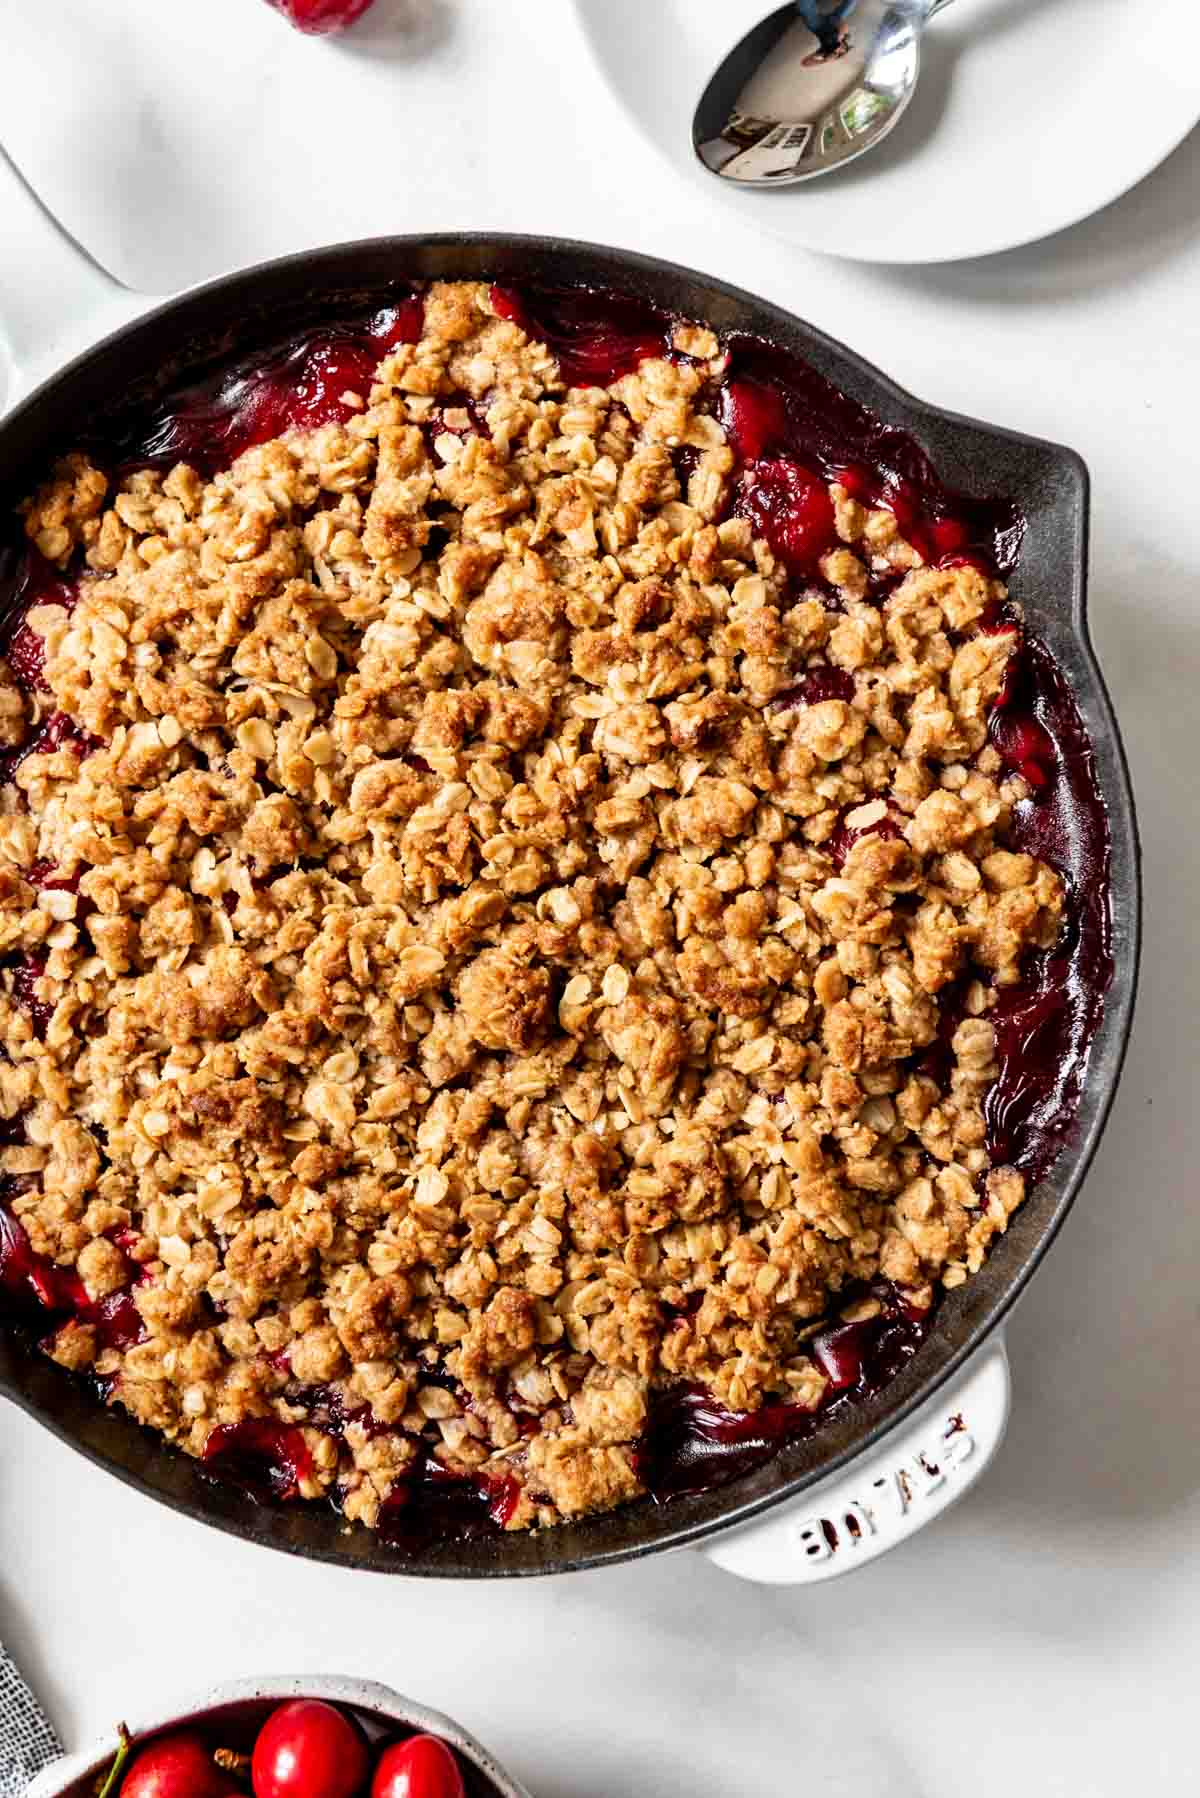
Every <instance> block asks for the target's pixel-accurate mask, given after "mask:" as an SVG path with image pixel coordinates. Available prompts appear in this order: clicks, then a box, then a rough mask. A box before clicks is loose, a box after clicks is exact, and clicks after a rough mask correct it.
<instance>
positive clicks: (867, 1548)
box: [700, 1335, 1011, 1586]
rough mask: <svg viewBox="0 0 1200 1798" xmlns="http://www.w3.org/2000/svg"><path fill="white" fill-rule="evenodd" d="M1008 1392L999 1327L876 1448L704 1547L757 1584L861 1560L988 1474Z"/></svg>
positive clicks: (797, 1579)
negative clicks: (791, 1500)
mask: <svg viewBox="0 0 1200 1798" xmlns="http://www.w3.org/2000/svg"><path fill="white" fill-rule="evenodd" d="M1010 1398H1011V1382H1010V1379H1009V1371H1008V1353H1007V1350H1006V1349H1005V1346H1004V1338H1003V1336H1002V1335H996V1336H993V1337H992V1339H991V1340H990V1341H989V1342H988V1343H987V1344H986V1346H985V1347H984V1348H982V1349H981V1350H980V1352H979V1353H978V1354H977V1355H975V1356H974V1357H973V1358H972V1359H971V1361H970V1362H969V1363H968V1364H967V1366H966V1368H965V1369H964V1370H963V1372H962V1373H960V1374H959V1376H958V1377H957V1378H956V1379H953V1380H951V1381H950V1382H949V1383H948V1384H947V1385H946V1386H944V1387H943V1388H942V1390H941V1391H940V1392H939V1393H938V1394H937V1395H936V1397H935V1398H934V1399H933V1400H931V1402H930V1403H929V1404H928V1405H926V1406H925V1407H924V1408H923V1409H922V1410H921V1411H920V1412H918V1414H917V1416H916V1417H915V1418H914V1419H913V1420H912V1421H911V1422H909V1423H908V1424H906V1425H905V1426H904V1428H903V1429H901V1430H898V1431H897V1432H896V1433H895V1435H892V1436H889V1437H888V1439H887V1441H886V1443H885V1444H884V1446H883V1447H882V1448H881V1449H880V1450H879V1451H878V1452H877V1453H875V1454H871V1453H868V1454H866V1455H864V1456H863V1458H862V1459H861V1460H859V1461H855V1462H853V1463H852V1465H851V1466H850V1467H849V1468H847V1469H846V1470H845V1472H843V1473H840V1474H837V1475H836V1476H835V1477H834V1478H833V1479H830V1480H827V1481H824V1482H823V1483H822V1484H821V1485H819V1486H817V1487H814V1489H813V1490H812V1491H811V1492H806V1493H804V1494H803V1496H802V1497H801V1498H800V1499H798V1500H797V1501H796V1502H795V1503H794V1504H792V1505H788V1506H785V1507H783V1508H781V1509H780V1510H778V1511H772V1512H770V1513H769V1515H768V1516H767V1517H765V1518H764V1519H763V1520H762V1522H760V1523H751V1524H748V1525H747V1526H746V1527H745V1528H742V1529H734V1530H730V1531H729V1532H728V1533H727V1534H726V1535H722V1536H718V1537H717V1538H716V1540H715V1541H713V1542H711V1543H710V1542H706V1543H704V1544H703V1546H702V1547H701V1550H700V1552H701V1553H702V1554H704V1555H707V1557H708V1559H709V1560H710V1561H714V1562H715V1563H716V1565H717V1566H718V1567H722V1568H724V1570H725V1571H726V1573H736V1574H737V1575H738V1576H739V1578H741V1579H748V1580H755V1581H757V1582H758V1583H759V1584H760V1585H771V1586H799V1585H814V1584H816V1582H817V1581H818V1580H827V1579H836V1577H837V1576H838V1574H840V1573H852V1572H853V1571H854V1570H855V1568H858V1567H865V1566H866V1564H867V1562H868V1561H873V1560H874V1559H875V1558H876V1556H877V1555H881V1554H886V1553H887V1551H888V1549H889V1548H895V1547H896V1545H897V1544H898V1543H900V1542H903V1541H905V1540H906V1538H907V1537H909V1536H912V1535H915V1534H916V1532H917V1531H918V1530H919V1529H922V1528H923V1527H924V1525H925V1524H927V1523H932V1521H933V1519H934V1518H935V1517H938V1516H940V1515H941V1513H942V1512H943V1511H945V1510H948V1509H949V1507H950V1506H951V1505H952V1504H954V1503H955V1502H956V1500H958V1499H960V1498H961V1497H962V1496H963V1495H964V1493H966V1492H967V1491H969V1490H970V1488H971V1487H972V1486H973V1485H974V1484H975V1482H976V1480H978V1479H979V1478H980V1476H981V1475H982V1474H983V1473H984V1472H986V1470H987V1467H988V1465H989V1463H990V1462H991V1459H992V1457H993V1455H994V1454H995V1453H996V1450H997V1449H998V1448H999V1446H1000V1444H1001V1442H1002V1441H1003V1440H1004V1432H1005V1429H1006V1428H1007V1425H1008V1413H1009V1404H1010Z"/></svg>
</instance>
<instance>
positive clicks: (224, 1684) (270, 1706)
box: [25, 1674, 530, 1798]
mask: <svg viewBox="0 0 1200 1798" xmlns="http://www.w3.org/2000/svg"><path fill="white" fill-rule="evenodd" d="M290 1698H323V1699H325V1700H326V1701H327V1702H328V1703H330V1704H336V1705H340V1706H341V1707H342V1709H344V1710H347V1711H350V1712H351V1713H352V1714H353V1715H354V1716H355V1717H356V1718H357V1719H358V1721H359V1722H360V1723H361V1724H362V1725H363V1727H364V1729H365V1730H366V1731H367V1733H368V1735H371V1736H375V1737H377V1738H380V1739H382V1738H383V1737H386V1736H388V1735H390V1734H392V1733H393V1732H394V1731H396V1730H403V1731H405V1732H406V1733H410V1734H422V1733H424V1734H429V1735H434V1736H441V1737H442V1739H443V1740H444V1741H446V1742H448V1743H449V1744H450V1746H451V1747H452V1748H453V1749H454V1750H455V1752H456V1754H457V1755H458V1756H459V1760H460V1763H461V1765H462V1767H463V1772H464V1779H465V1783H466V1787H467V1794H468V1798H530V1793H529V1791H528V1790H527V1788H526V1787H525V1786H523V1785H521V1783H520V1782H519V1781H518V1780H516V1779H514V1778H513V1777H512V1775H511V1773H506V1772H505V1770H504V1768H503V1767H502V1766H500V1764H499V1762H497V1761H495V1760H493V1758H492V1756H491V1755H490V1754H489V1753H488V1751H487V1749H486V1748H485V1747H484V1746H483V1744H482V1743H481V1742H477V1741H476V1740H475V1737H474V1736H472V1735H469V1734H468V1733H467V1731H466V1730H465V1729H463V1728H462V1726H461V1725H460V1724H458V1723H455V1722H454V1720H453V1718H451V1717H444V1716H443V1715H442V1713H441V1712H440V1711H431V1710H428V1709H427V1708H426V1707H425V1705H423V1704H416V1703H415V1702H414V1701H413V1700H412V1699H411V1698H404V1697H402V1696H401V1694H400V1693H399V1692H393V1691H392V1689H391V1687H390V1686H381V1685H378V1684H376V1682H375V1681H374V1680H368V1679H339V1678H336V1677H332V1676H327V1675H322V1674H307V1675H302V1676H300V1677H297V1678H289V1679H230V1680H222V1681H220V1682H219V1683H218V1684H217V1685H214V1686H210V1687H209V1689H208V1690H207V1691H206V1692H201V1693H198V1694H197V1695H196V1697H195V1698H192V1699H187V1700H184V1701H183V1702H182V1703H176V1704H168V1705H163V1706H160V1707H156V1708H154V1709H152V1710H150V1711H147V1712H137V1713H134V1714H132V1715H130V1716H127V1717H126V1718H125V1720H124V1721H125V1724H126V1727H127V1728H128V1730H129V1733H130V1735H131V1736H132V1737H133V1740H134V1741H135V1742H141V1741H144V1740H146V1739H147V1738H150V1737H153V1736H157V1735H162V1734H163V1733H164V1731H166V1730H169V1729H181V1728H184V1727H185V1726H187V1725H192V1724H194V1725H196V1726H198V1727H201V1728H203V1729H205V1730H206V1731H207V1730H213V1729H215V1728H217V1727H219V1726H223V1727H225V1728H227V1729H228V1730H229V1733H230V1737H231V1739H232V1740H233V1741H234V1742H235V1743H236V1744H237V1745H239V1746H240V1745H242V1744H243V1742H248V1740H249V1739H250V1738H252V1737H253V1735H254V1733H255V1731H256V1730H257V1729H258V1728H259V1726H260V1725H261V1724H262V1723H263V1722H264V1721H265V1720H266V1718H267V1716H268V1714H269V1713H270V1712H271V1711H272V1710H274V1708H275V1706H276V1705H279V1704H284V1703H286V1702H287V1700H288V1699H290ZM118 1745H119V1743H118V1737H117V1733H116V1728H115V1726H114V1728H113V1730H112V1731H111V1732H110V1734H108V1735H107V1736H104V1737H102V1738H101V1739H100V1740H99V1741H97V1742H92V1743H90V1744H89V1745H88V1746H87V1747H86V1748H81V1749H79V1750H78V1752H77V1753H75V1754H68V1755H66V1756H65V1757H64V1758H63V1759H62V1760H60V1761H56V1762H55V1763H54V1765H53V1766H52V1767H47V1768H46V1769H45V1771H44V1772H42V1773H40V1774H39V1775H38V1777H37V1778H36V1779H35V1780H34V1782H33V1784H32V1785H31V1786H30V1787H29V1790H28V1791H27V1793H26V1795H25V1798H94V1792H95V1780H96V1777H97V1775H99V1774H102V1773H104V1772H105V1771H106V1770H107V1768H108V1767H109V1766H110V1765H111V1764H112V1760H113V1756H114V1755H115V1754H116V1752H117V1748H118Z"/></svg>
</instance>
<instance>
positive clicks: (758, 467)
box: [734, 456, 837, 575]
mask: <svg viewBox="0 0 1200 1798" xmlns="http://www.w3.org/2000/svg"><path fill="white" fill-rule="evenodd" d="M734 510H735V511H736V512H737V513H738V514H739V515H740V516H741V517H742V518H748V519H749V520H750V522H751V525H752V526H753V528H754V533H755V535H756V536H758V537H765V538H766V540H767V542H768V543H769V544H770V546H771V548H772V549H773V550H774V551H775V554H776V555H777V556H778V557H779V558H780V560H781V561H782V562H783V563H784V564H785V565H786V567H787V569H788V571H789V572H790V573H791V574H793V575H805V574H812V573H813V572H814V571H815V569H816V566H817V563H818V562H819V561H820V559H821V557H822V556H823V555H824V554H825V551H826V550H827V549H832V548H833V546H834V544H835V543H836V542H837V530H836V527H835V525H834V517H833V501H832V500H831V499H830V497H829V490H828V488H827V487H826V485H825V483H824V481H823V480H822V479H821V477H820V476H819V475H816V474H812V473H811V472H810V471H809V470H808V469H807V468H802V467H801V466H800V464H799V463H798V462H792V461H790V460H789V459H788V458H787V457H786V456H776V457H774V458H771V459H768V460H767V461H764V462H752V463H751V464H750V466H749V467H748V468H747V470H746V480H745V484H744V486H743V488H742V491H741V493H740V494H739V495H738V499H737V504H736V506H735V508H734Z"/></svg>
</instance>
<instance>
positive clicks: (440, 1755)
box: [371, 1736, 466, 1798]
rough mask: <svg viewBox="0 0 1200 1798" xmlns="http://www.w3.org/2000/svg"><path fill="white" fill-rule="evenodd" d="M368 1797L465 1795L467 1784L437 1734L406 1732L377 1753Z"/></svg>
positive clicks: (443, 1797)
mask: <svg viewBox="0 0 1200 1798" xmlns="http://www.w3.org/2000/svg"><path fill="white" fill-rule="evenodd" d="M371 1798H466V1788H465V1787H464V1785H463V1779H462V1774H461V1773H460V1772H459V1770H458V1762H457V1761H456V1760H455V1758H454V1756H453V1754H452V1753H451V1751H450V1749H449V1748H447V1746H446V1744H445V1742H443V1741H442V1739H441V1737H440V1736H409V1738H408V1740H407V1742H393V1743H392V1746H391V1747H390V1748H385V1749H384V1751H383V1753H382V1754H381V1755H380V1757H379V1765H378V1766H377V1767H376V1769H375V1776H374V1778H373V1779H372V1781H371Z"/></svg>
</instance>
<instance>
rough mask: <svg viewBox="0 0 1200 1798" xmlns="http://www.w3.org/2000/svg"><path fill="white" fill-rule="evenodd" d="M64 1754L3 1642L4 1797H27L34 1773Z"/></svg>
mask: <svg viewBox="0 0 1200 1798" xmlns="http://www.w3.org/2000/svg"><path fill="white" fill-rule="evenodd" d="M61 1753H62V1746H61V1744H60V1743H59V1740H58V1737H57V1736H56V1735H55V1733H54V1731H53V1729H52V1728H51V1726H50V1721H49V1719H48V1717H47V1716H46V1713H45V1712H44V1711H43V1709H42V1707H41V1705H40V1704H39V1703H38V1701H37V1699H36V1698H35V1697H34V1695H33V1693H32V1692H31V1691H30V1690H29V1687H28V1686H27V1685H26V1684H25V1681H24V1680H23V1679H22V1678H21V1675H20V1674H19V1673H18V1672H17V1669H16V1668H15V1667H14V1665H13V1663H12V1661H11V1660H10V1659H9V1657H8V1655H7V1654H6V1652H5V1649H4V1644H3V1642H0V1798H24V1794H25V1789H26V1787H27V1786H28V1784H29V1782H30V1780H31V1779H32V1778H33V1776H34V1774H35V1773H40V1772H41V1770H42V1768H43V1767H48V1766H49V1764H50V1762H51V1761H55V1760H57V1759H58V1757H59V1755H60V1754H61Z"/></svg>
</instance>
